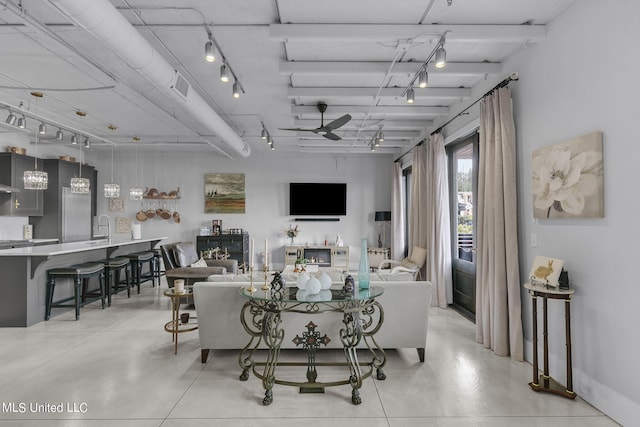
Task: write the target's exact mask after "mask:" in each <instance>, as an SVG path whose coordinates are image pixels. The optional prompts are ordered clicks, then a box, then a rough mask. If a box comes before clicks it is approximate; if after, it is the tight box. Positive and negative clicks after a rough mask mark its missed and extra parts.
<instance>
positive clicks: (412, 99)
mask: <svg viewBox="0 0 640 427" xmlns="http://www.w3.org/2000/svg"><path fill="white" fill-rule="evenodd" d="M414 102H416V98H415V94H414V93H413V88H412V87H410V88H409V89H407V104H413V103H414Z"/></svg>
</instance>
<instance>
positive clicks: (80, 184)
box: [71, 148, 91, 194]
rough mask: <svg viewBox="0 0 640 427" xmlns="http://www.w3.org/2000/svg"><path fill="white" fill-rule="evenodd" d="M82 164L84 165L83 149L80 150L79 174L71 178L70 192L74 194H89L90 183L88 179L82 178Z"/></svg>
mask: <svg viewBox="0 0 640 427" xmlns="http://www.w3.org/2000/svg"><path fill="white" fill-rule="evenodd" d="M82 163H84V149H82V148H81V149H80V173H79V176H78V177H75V178H71V192H72V193H75V194H89V190H90V186H91V183H90V182H89V179H87V178H83V177H82Z"/></svg>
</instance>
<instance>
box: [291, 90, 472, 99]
mask: <svg viewBox="0 0 640 427" xmlns="http://www.w3.org/2000/svg"><path fill="white" fill-rule="evenodd" d="M405 90H406V88H404V87H399V88H395V87H393V88H383V89H381V90H380V93H378V88H376V87H289V88H288V89H287V97H289V98H315V99H318V98H320V99H329V98H345V97H368V98H375V97H376V95H378V96H379V97H381V98H400V97H402V96H403V95H402V92H404V91H405ZM470 94H471V90H470V89H467V88H452V87H447V88H445V87H427V88H424V89H416V90H415V97H416V98H438V99H460V98H468V97H469V96H470Z"/></svg>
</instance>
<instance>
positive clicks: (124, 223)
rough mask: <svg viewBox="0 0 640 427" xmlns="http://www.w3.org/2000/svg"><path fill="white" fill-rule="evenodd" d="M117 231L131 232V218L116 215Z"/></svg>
mask: <svg viewBox="0 0 640 427" xmlns="http://www.w3.org/2000/svg"><path fill="white" fill-rule="evenodd" d="M116 233H131V218H127V217H116Z"/></svg>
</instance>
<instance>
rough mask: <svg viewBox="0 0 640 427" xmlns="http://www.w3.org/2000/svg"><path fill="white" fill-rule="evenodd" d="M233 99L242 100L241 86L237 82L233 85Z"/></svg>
mask: <svg viewBox="0 0 640 427" xmlns="http://www.w3.org/2000/svg"><path fill="white" fill-rule="evenodd" d="M233 97H234V98H236V99H238V98H240V84H239V83H238V82H237V81H236V82H234V83H233Z"/></svg>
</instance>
